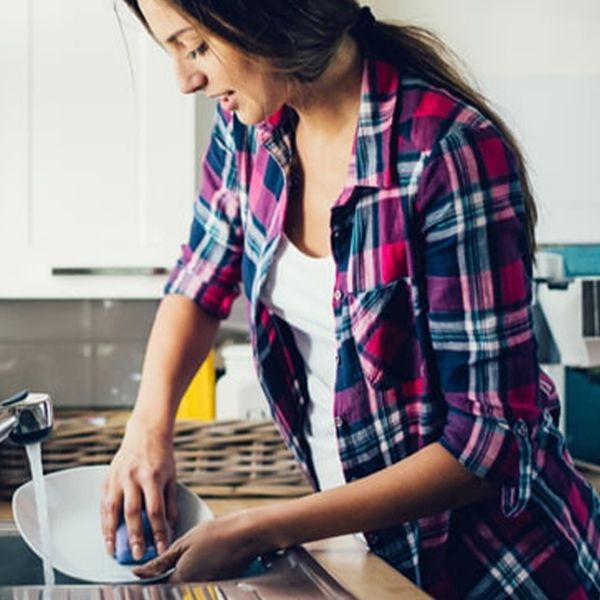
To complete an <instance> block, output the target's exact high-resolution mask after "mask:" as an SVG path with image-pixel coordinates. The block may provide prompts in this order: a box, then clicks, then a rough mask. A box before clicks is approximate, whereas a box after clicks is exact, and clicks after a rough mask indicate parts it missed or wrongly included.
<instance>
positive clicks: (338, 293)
mask: <svg viewBox="0 0 600 600" xmlns="http://www.w3.org/2000/svg"><path fill="white" fill-rule="evenodd" d="M343 295H344V294H343V293H342V290H335V292H334V293H333V298H334V300H335V301H336V302H339V301H340V300H341V299H342V296H343Z"/></svg>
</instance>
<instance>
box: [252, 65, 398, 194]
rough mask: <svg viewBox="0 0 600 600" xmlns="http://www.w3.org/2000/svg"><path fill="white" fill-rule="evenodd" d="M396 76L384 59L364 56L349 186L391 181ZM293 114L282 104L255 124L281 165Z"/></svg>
mask: <svg viewBox="0 0 600 600" xmlns="http://www.w3.org/2000/svg"><path fill="white" fill-rule="evenodd" d="M399 87H400V77H399V74H398V71H397V69H396V68H395V67H394V66H392V65H390V64H388V63H385V62H382V61H377V60H373V59H369V58H365V60H364V63H363V73H362V84H361V95H360V108H359V118H358V126H357V130H356V136H355V138H354V145H353V149H352V156H351V159H350V171H349V184H350V185H352V186H353V187H356V186H360V187H374V188H389V187H392V185H393V184H394V181H395V178H394V173H395V169H394V166H395V161H394V163H393V164H392V162H391V161H392V159H393V157H394V154H395V147H394V146H395V144H396V141H395V136H394V135H393V133H394V131H393V130H394V121H395V117H396V115H397V114H399V113H398V109H399V108H400V107H399ZM296 124H297V120H296V115H295V113H294V112H293V111H292V110H290V109H289V108H288V107H286V106H282V107H281V108H280V109H279V110H277V111H276V112H275V113H273V114H272V115H271V116H270V117H269V118H267V119H266V120H265V121H263V122H262V123H261V124H259V125H257V126H256V131H257V135H258V139H259V141H260V142H261V143H262V144H263V145H264V146H265V147H266V148H267V149H268V150H269V151H270V152H271V154H273V155H274V156H275V157H276V158H277V159H278V160H279V162H280V163H281V164H282V166H284V167H287V166H288V163H289V161H290V159H291V152H292V143H291V139H292V134H293V131H294V129H295V127H296Z"/></svg>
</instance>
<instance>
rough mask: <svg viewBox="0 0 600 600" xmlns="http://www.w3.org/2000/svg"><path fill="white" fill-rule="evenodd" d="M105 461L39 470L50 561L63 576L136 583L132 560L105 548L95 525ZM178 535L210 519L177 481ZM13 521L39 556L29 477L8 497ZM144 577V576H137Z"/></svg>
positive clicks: (206, 509) (99, 581) (98, 528)
mask: <svg viewBox="0 0 600 600" xmlns="http://www.w3.org/2000/svg"><path fill="white" fill-rule="evenodd" d="M107 470H108V466H104V465H102V466H94V467H77V468H74V469H66V470H64V471H57V472H55V473H50V474H48V475H45V476H44V480H45V482H46V494H47V496H48V520H49V524H50V546H51V553H50V562H51V564H52V567H53V568H55V569H57V570H58V571H61V572H62V573H64V574H65V575H68V576H69V577H74V578H75V579H80V580H82V581H89V582H94V583H140V582H141V581H142V580H141V579H140V578H139V577H137V576H136V575H134V574H133V572H132V568H133V567H132V566H126V565H121V564H119V563H118V562H117V561H116V560H115V559H114V558H112V557H111V556H109V555H108V554H107V553H106V550H105V548H104V538H103V536H102V531H101V528H100V499H101V485H102V480H103V479H104V475H105V474H106V472H107ZM176 502H177V512H178V517H177V525H176V527H175V531H174V538H178V537H180V536H181V535H183V534H184V533H185V532H186V531H188V530H189V529H191V528H192V527H193V526H194V525H196V524H197V523H199V522H200V521H206V520H208V519H212V518H213V515H212V512H211V511H210V509H209V508H208V506H207V505H206V504H205V503H204V502H203V501H202V500H201V499H200V498H198V496H196V494H194V493H193V492H191V491H190V490H188V489H187V488H186V487H185V486H183V485H182V484H180V483H178V484H177V500H176ZM12 511H13V516H14V519H15V523H16V525H17V528H18V530H19V532H20V534H21V535H22V536H23V539H24V540H25V542H26V543H27V545H28V546H29V547H30V548H31V549H32V550H33V552H35V553H36V554H37V555H38V556H40V557H41V556H42V549H41V542H40V533H39V528H38V518H37V512H36V504H35V496H34V491H33V483H32V482H31V481H29V482H28V483H26V484H24V485H22V486H21V487H20V488H18V489H17V490H16V492H15V493H14V495H13V499H12ZM143 581H146V580H143Z"/></svg>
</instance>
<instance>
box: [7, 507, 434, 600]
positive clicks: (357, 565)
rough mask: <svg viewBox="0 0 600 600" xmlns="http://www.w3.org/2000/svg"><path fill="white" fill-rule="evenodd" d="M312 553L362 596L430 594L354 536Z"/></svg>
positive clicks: (411, 598)
mask: <svg viewBox="0 0 600 600" xmlns="http://www.w3.org/2000/svg"><path fill="white" fill-rule="evenodd" d="M205 500H206V502H207V503H208V505H209V506H210V508H211V510H212V511H213V512H214V514H215V515H216V516H220V515H224V514H227V513H230V512H234V511H237V510H242V509H244V508H250V507H252V506H259V505H265V504H269V503H274V502H281V500H278V499H269V498H242V497H240V498H234V499H226V498H206V499H205ZM2 521H4V522H5V523H6V522H10V521H12V515H11V510H10V505H9V504H8V503H6V502H4V503H0V522H2ZM305 548H306V549H307V550H308V551H309V552H310V553H311V555H312V556H313V558H314V559H315V560H317V561H318V562H319V563H320V564H321V566H323V567H324V568H325V569H326V570H327V571H328V572H329V573H331V575H332V576H333V577H335V578H336V579H337V580H338V581H339V582H340V584H341V585H342V586H344V587H345V588H346V589H347V590H348V591H349V592H351V593H352V594H354V595H355V596H356V597H357V598H359V599H361V600H362V599H365V600H370V599H371V598H377V600H387V599H390V600H391V599H393V598H394V599H395V598H403V599H404V598H406V600H423V599H426V598H429V596H428V595H427V594H425V593H424V592H423V591H421V590H420V589H419V588H417V587H416V586H415V585H414V584H413V583H412V582H410V581H409V580H408V579H407V578H406V577H404V576H403V575H401V574H400V573H398V572H397V571H396V570H395V569H393V568H392V567H390V566H389V565H388V564H386V563H385V562H384V561H383V560H381V559H379V558H377V557H376V556H375V555H374V554H372V553H371V552H369V551H368V549H367V547H366V546H365V545H364V544H363V543H362V542H360V541H359V540H357V539H356V538H355V537H354V536H341V537H337V538H331V539H328V540H322V541H319V542H312V543H310V544H306V545H305Z"/></svg>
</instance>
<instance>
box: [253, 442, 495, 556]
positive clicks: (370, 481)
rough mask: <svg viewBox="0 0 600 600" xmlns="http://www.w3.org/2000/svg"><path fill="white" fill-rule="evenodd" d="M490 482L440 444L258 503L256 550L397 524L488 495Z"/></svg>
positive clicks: (491, 486)
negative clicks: (364, 472)
mask: <svg viewBox="0 0 600 600" xmlns="http://www.w3.org/2000/svg"><path fill="white" fill-rule="evenodd" d="M496 491H497V488H496V486H495V485H494V484H493V483H490V482H489V481H485V480H482V479H480V478H478V477H476V476H474V475H473V474H472V473H471V472H470V471H468V470H467V469H465V468H464V467H463V466H462V465H461V464H460V463H459V462H458V461H457V460H456V459H455V458H454V457H453V456H452V455H451V454H450V453H449V452H448V451H447V450H445V449H444V448H443V447H442V446H441V445H440V444H437V443H434V444H431V445H429V446H426V447H425V448H423V449H421V450H419V451H418V452H416V453H415V454H413V455H411V456H409V457H407V458H405V459H404V460H402V461H400V462H399V463H397V464H395V465H392V466H390V467H388V468H386V469H383V470H381V471H379V472H377V473H374V474H372V475H369V476H368V477H365V478H363V479H360V480H357V481H354V482H352V483H349V484H347V485H345V486H342V487H338V488H335V489H331V490H327V491H325V492H321V493H318V494H312V495H310V496H307V497H304V498H299V499H296V500H292V501H290V502H288V503H286V504H283V505H281V506H271V507H267V508H264V509H263V508H261V509H259V512H262V513H263V514H262V518H261V519H260V522H262V523H263V524H264V525H263V527H264V531H259V536H258V537H259V538H261V539H262V540H263V542H262V543H263V544H265V545H266V546H268V547H267V548H266V549H265V550H263V549H262V548H261V549H260V551H259V553H263V552H265V551H271V550H273V549H278V548H285V547H288V546H291V545H294V544H299V543H304V542H309V541H313V540H316V539H320V538H326V537H333V536H336V535H342V534H347V533H355V532H359V531H370V530H374V529H381V528H385V527H391V526H394V525H400V524H401V523H403V522H405V521H411V520H414V519H418V518H421V517H425V516H428V515H432V514H435V513H438V512H441V511H444V510H448V509H451V508H457V507H460V506H464V505H467V504H471V503H473V502H477V501H479V500H483V499H486V498H489V497H491V496H492V495H493V494H494V493H496Z"/></svg>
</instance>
